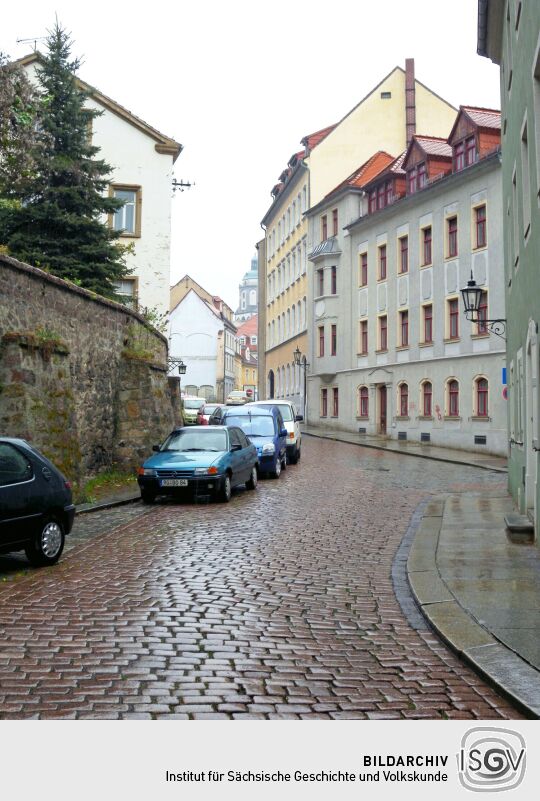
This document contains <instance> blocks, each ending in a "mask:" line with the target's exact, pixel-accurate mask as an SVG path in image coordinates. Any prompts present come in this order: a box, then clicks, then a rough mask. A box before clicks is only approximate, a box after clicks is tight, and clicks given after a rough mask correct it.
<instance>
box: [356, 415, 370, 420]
mask: <svg viewBox="0 0 540 801" xmlns="http://www.w3.org/2000/svg"><path fill="white" fill-rule="evenodd" d="M356 419H357V420H369V414H366V415H362V414H357V415H356Z"/></svg>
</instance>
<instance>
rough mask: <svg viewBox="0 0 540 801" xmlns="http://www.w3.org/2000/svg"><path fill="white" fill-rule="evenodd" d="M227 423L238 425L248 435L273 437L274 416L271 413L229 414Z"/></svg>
mask: <svg viewBox="0 0 540 801" xmlns="http://www.w3.org/2000/svg"><path fill="white" fill-rule="evenodd" d="M224 422H225V425H228V426H238V428H241V429H242V431H243V432H244V434H246V435H247V436H248V437H273V436H274V432H275V429H274V418H273V417H272V415H270V414H256V415H255V414H254V415H248V414H245V415H244V414H243V415H238V416H236V417H235V416H234V415H227V416H226V418H225V420H224Z"/></svg>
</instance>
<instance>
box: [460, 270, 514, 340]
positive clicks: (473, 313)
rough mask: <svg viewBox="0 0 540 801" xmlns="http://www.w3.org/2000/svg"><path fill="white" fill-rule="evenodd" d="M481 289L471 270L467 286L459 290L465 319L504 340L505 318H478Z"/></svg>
mask: <svg viewBox="0 0 540 801" xmlns="http://www.w3.org/2000/svg"><path fill="white" fill-rule="evenodd" d="M482 291H483V290H482V287H480V286H478V284H477V283H476V281H475V280H474V278H473V274H472V270H471V277H470V280H469V281H467V286H466V287H464V288H463V289H462V290H461V296H462V298H463V307H464V309H465V317H466V318H467V320H470V321H471V323H478V324H480V325H482V326H485V327H486V328H489V330H490V331H492V332H493V333H494V334H496V335H497V336H498V337H500V338H501V339H504V340H506V336H505V334H506V318H504V317H499V318H493V319H488V318H487V317H483V316H482V317H479V313H480V301H481V299H482Z"/></svg>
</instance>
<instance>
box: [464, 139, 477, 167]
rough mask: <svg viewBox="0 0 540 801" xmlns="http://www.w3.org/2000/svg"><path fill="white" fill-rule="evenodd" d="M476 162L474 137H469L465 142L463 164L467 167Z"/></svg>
mask: <svg viewBox="0 0 540 801" xmlns="http://www.w3.org/2000/svg"><path fill="white" fill-rule="evenodd" d="M475 161H476V137H475V136H469V137H468V138H467V139H466V140H465V164H466V166H467V167H469V166H470V165H471V164H474V162H475Z"/></svg>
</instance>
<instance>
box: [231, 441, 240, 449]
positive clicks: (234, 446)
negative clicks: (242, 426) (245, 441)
mask: <svg viewBox="0 0 540 801" xmlns="http://www.w3.org/2000/svg"><path fill="white" fill-rule="evenodd" d="M241 450H242V446H241V445H240V444H239V443H238V442H235V443H234V445H231V451H241Z"/></svg>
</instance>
